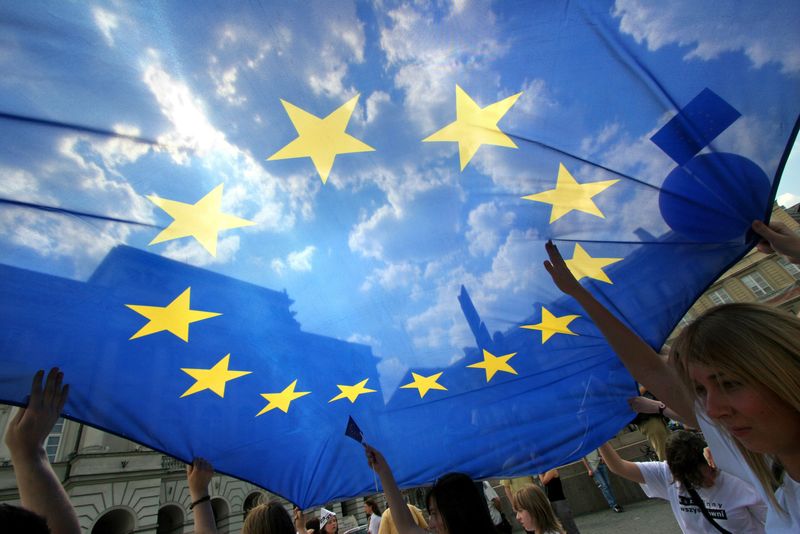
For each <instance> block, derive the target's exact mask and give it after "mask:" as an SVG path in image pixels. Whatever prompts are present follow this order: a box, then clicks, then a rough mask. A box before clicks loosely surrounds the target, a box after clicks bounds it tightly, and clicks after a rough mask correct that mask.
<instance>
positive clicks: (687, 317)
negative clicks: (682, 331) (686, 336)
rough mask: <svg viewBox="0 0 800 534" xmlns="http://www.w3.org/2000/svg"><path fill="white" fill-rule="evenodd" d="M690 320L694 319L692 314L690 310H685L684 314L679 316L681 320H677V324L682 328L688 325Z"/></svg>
mask: <svg viewBox="0 0 800 534" xmlns="http://www.w3.org/2000/svg"><path fill="white" fill-rule="evenodd" d="M692 321H694V316H693V314H692V312H691V311H688V312H686V315H684V316H683V317H681V320H680V321H678V326H679V327H681V328H684V327H686V326H689V325H690V324H691V322H692Z"/></svg>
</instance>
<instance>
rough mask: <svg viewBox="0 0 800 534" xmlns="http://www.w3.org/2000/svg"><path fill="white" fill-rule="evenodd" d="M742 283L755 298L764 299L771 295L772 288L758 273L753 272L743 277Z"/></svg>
mask: <svg viewBox="0 0 800 534" xmlns="http://www.w3.org/2000/svg"><path fill="white" fill-rule="evenodd" d="M742 283H743V284H744V285H746V286H747V287H748V288H749V289H750V291H752V292H753V294H754V295H755V296H756V297H759V298H761V297H766V296H767V295H769V294H770V293H772V286H771V285H769V282H767V281H766V280H765V279H764V277H763V276H761V273H760V272H758V271H753V272H752V273H750V274H747V275H745V276H743V277H742Z"/></svg>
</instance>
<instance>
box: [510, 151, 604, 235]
mask: <svg viewBox="0 0 800 534" xmlns="http://www.w3.org/2000/svg"><path fill="white" fill-rule="evenodd" d="M617 182H619V180H605V181H602V182H590V183H587V184H579V183H578V182H577V181H576V180H575V178H573V176H572V174H570V172H569V171H568V170H567V168H566V167H564V164H563V163H559V164H558V178H557V179H556V188H555V189H549V190H547V191H543V192H541V193H536V194H534V195H528V196H526V197H522V198H524V199H526V200H533V201H536V202H544V203H547V204H552V205H553V209H552V210H551V211H550V222H551V223H553V222H555V221H557V220H558V219H560V218H561V217H563V216H564V215H566V214H567V213H569V212H570V211H573V210H577V211H582V212H584V213H589V214H590V215H596V216H598V217H600V218H603V219H605V218H606V216H605V215H603V212H601V211H600V209H599V208H598V207H597V205H596V204H595V203H594V201H593V200H592V197H593V196H595V195H597V194H598V193H602V192H603V191H605V190H606V189H607V188H609V187H611V186H612V185H614V184H615V183H617Z"/></svg>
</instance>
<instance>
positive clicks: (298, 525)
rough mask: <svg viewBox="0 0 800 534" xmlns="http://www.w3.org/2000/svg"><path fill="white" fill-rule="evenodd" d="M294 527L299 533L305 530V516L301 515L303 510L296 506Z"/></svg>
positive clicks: (301, 533)
mask: <svg viewBox="0 0 800 534" xmlns="http://www.w3.org/2000/svg"><path fill="white" fill-rule="evenodd" d="M294 529H295V531H296V532H298V533H299V534H303V532H305V531H306V518H305V516H304V515H303V511H302V510H301V509H300V508H298V507H297V506H295V507H294Z"/></svg>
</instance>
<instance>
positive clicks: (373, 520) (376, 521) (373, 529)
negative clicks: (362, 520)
mask: <svg viewBox="0 0 800 534" xmlns="http://www.w3.org/2000/svg"><path fill="white" fill-rule="evenodd" d="M380 528H381V516H379V515H376V514H371V515H370V516H369V527H367V530H368V531H369V534H378V531H379V530H380Z"/></svg>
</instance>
